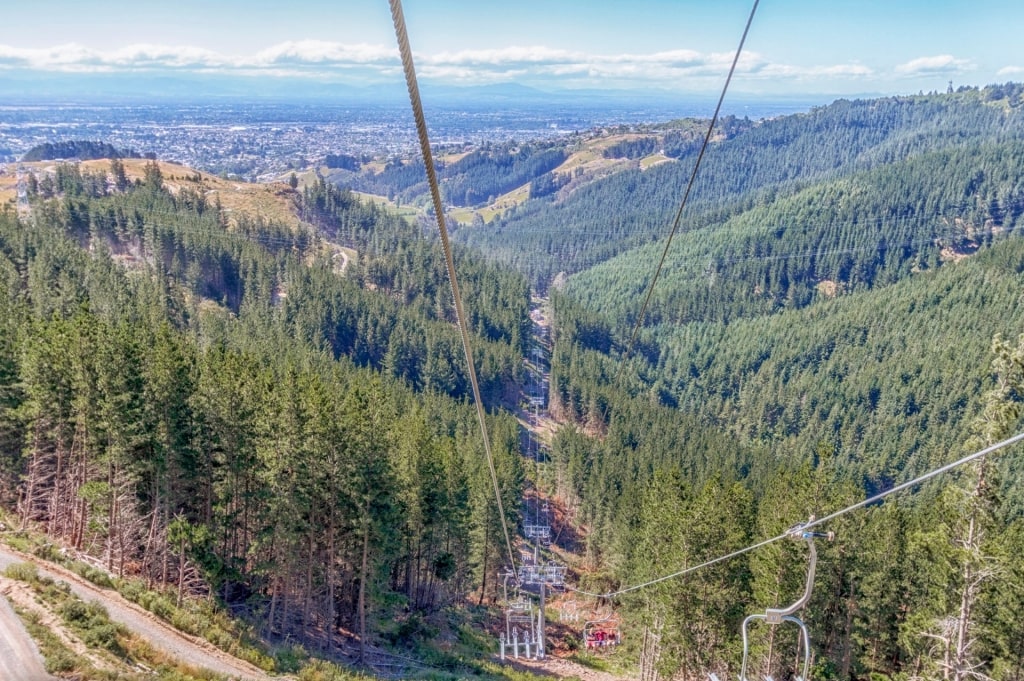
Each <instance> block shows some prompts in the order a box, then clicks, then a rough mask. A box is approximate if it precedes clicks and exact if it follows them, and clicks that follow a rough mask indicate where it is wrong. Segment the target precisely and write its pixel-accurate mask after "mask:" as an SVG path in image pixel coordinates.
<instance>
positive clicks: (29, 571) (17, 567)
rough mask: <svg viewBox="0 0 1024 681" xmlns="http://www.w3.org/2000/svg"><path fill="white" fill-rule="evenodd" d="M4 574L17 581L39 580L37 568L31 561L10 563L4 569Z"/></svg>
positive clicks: (32, 582) (31, 582)
mask: <svg viewBox="0 0 1024 681" xmlns="http://www.w3.org/2000/svg"><path fill="white" fill-rule="evenodd" d="M4 576H5V577H7V578H8V579H16V580H18V581H19V582H28V583H30V584H34V583H36V582H38V581H39V570H38V569H36V566H35V565H33V564H32V563H11V564H10V565H8V566H7V569H6V570H4Z"/></svg>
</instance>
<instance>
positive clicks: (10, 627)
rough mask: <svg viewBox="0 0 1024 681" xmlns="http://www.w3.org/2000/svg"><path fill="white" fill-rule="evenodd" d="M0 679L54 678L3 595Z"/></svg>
mask: <svg viewBox="0 0 1024 681" xmlns="http://www.w3.org/2000/svg"><path fill="white" fill-rule="evenodd" d="M0 679H10V681H53V677H52V676H50V675H49V674H47V673H46V670H45V669H44V668H43V658H42V656H41V655H40V654H39V649H38V648H36V644H35V642H34V641H33V640H32V638H31V637H30V636H29V635H28V632H27V631H25V627H24V626H23V625H22V623H21V620H20V619H18V616H17V615H15V614H14V609H13V608H12V607H11V604H10V603H8V602H7V599H6V598H3V597H0Z"/></svg>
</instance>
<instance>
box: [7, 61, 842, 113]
mask: <svg viewBox="0 0 1024 681" xmlns="http://www.w3.org/2000/svg"><path fill="white" fill-rule="evenodd" d="M421 88H422V91H423V95H424V97H425V98H432V99H434V100H435V102H437V103H439V104H441V105H444V106H452V105H456V106H465V105H467V104H485V105H489V106H490V105H495V104H503V103H505V104H508V103H512V104H515V105H517V106H552V105H573V104H585V105H587V106H591V107H592V106H622V105H637V104H642V105H659V104H660V105H668V104H672V105H676V106H679V105H685V106H689V107H691V108H692V109H693V112H692V115H709V114H710V112H711V110H712V108H713V107H714V101H715V100H714V98H713V97H712V96H709V95H693V94H683V93H680V92H673V91H670V90H615V89H608V90H604V89H586V90H564V89H563V90H540V89H537V88H533V87H529V86H526V85H521V84H519V83H498V84H492V85H477V86H453V85H443V84H436V83H431V82H429V81H424V82H422V83H421ZM0 97H2V98H4V99H5V100H6V103H8V104H34V103H39V102H43V103H53V102H75V103H95V102H103V103H113V102H135V101H144V102H152V101H154V100H161V101H167V100H173V101H195V100H204V101H205V100H225V99H244V100H289V101H295V100H302V101H325V102H328V101H329V102H338V101H346V102H352V103H356V104H366V105H386V104H396V105H407V104H408V95H407V94H406V89H405V83H404V82H403V81H402V80H401V79H396V81H395V82H394V83H388V84H384V85H381V84H377V85H373V86H366V87H360V86H355V85H350V84H345V83H337V82H328V81H317V80H311V79H298V78H259V79H256V78H247V77H239V76H222V75H180V76H167V75H160V76H155V75H151V74H123V73H122V74H39V73H27V72H20V73H19V72H17V71H14V72H8V73H6V74H4V77H3V78H2V79H0ZM833 98H834V97H832V96H830V95H825V94H823V95H820V96H813V95H809V96H808V95H801V96H793V97H785V96H776V95H773V96H771V97H753V96H750V95H737V96H731V97H729V99H728V102H727V105H726V108H727V110H729V111H731V112H732V113H737V114H739V113H747V112H749V113H748V115H750V116H751V117H761V116H763V115H777V114H782V113H793V112H795V111H805V110H807V109H809V108H810V107H812V106H815V105H819V104H826V103H828V102H829V101H831V100H832V99H833ZM684 115H690V113H689V112H685V113H684Z"/></svg>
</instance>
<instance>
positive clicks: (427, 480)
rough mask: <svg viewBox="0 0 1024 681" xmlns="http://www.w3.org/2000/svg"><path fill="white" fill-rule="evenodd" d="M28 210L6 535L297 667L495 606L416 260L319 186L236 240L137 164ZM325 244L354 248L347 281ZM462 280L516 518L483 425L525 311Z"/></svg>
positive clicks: (481, 468) (7, 350)
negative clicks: (258, 640)
mask: <svg viewBox="0 0 1024 681" xmlns="http://www.w3.org/2000/svg"><path fill="white" fill-rule="evenodd" d="M118 178H120V179H121V180H123V181H121V182H120V183H119V182H118ZM108 180H109V185H111V186H113V187H115V188H112V189H109V190H108V189H107V187H108ZM118 184H120V190H118V189H117V188H116V187H117V185H118ZM33 191H34V195H33V196H32V197H31V201H32V216H31V218H30V219H28V220H23V219H20V218H18V217H17V215H16V214H15V213H14V211H12V210H9V209H8V210H6V211H4V212H3V213H2V214H0V244H2V247H0V250H2V254H3V258H2V269H3V282H4V289H3V290H4V296H3V306H2V314H3V320H4V323H3V341H2V347H3V351H2V366H3V379H2V383H3V389H2V393H3V407H4V408H3V417H2V429H0V432H2V435H3V443H4V444H3V459H2V475H3V488H2V489H3V504H4V506H5V507H6V508H7V509H9V510H11V511H14V512H15V513H16V514H17V517H18V518H19V521H20V523H21V525H22V527H23V528H40V529H44V530H45V531H46V532H47V533H48V534H49V535H50V536H51V537H52V538H53V539H54V540H57V541H60V542H62V543H63V544H64V545H66V546H68V547H69V548H70V549H72V550H79V551H83V552H86V553H89V554H91V555H94V556H96V557H98V558H100V559H101V561H102V563H103V564H104V565H105V567H106V568H107V569H108V570H109V571H110V572H111V573H112V574H114V575H117V576H122V575H123V576H132V577H141V578H143V579H144V580H146V581H147V582H148V583H149V584H155V585H173V586H174V587H175V588H176V589H177V590H178V593H179V598H180V597H181V595H182V591H183V592H184V594H183V595H184V596H186V597H189V596H193V597H197V596H207V597H211V598H215V599H217V600H219V601H220V602H222V603H223V604H224V605H225V606H227V607H229V608H230V609H231V610H232V611H233V612H234V613H236V614H237V615H241V616H244V617H245V618H247V619H248V620H250V621H252V622H255V623H256V624H257V625H258V630H259V632H260V633H261V634H262V635H264V636H265V637H267V638H268V639H269V640H271V641H275V640H284V639H286V638H288V639H291V640H298V641H304V642H306V644H307V646H308V647H309V648H310V649H326V650H328V651H329V650H330V648H331V646H332V636H338V635H339V632H340V631H341V630H342V629H344V630H345V631H347V632H355V633H356V634H358V635H359V636H360V638H361V639H366V640H369V641H372V642H380V641H382V640H389V639H387V637H388V636H391V637H392V639H390V640H397V639H396V638H395V637H399V638H401V639H402V640H411V641H415V640H416V639H417V637H418V636H422V635H423V633H424V632H425V631H429V629H422V630H421V629H419V628H417V627H418V626H420V625H417V622H421V620H420V619H418V616H417V617H412V618H411V619H410V617H409V616H410V613H421V614H423V613H427V614H429V613H433V612H437V611H439V610H440V609H443V608H447V607H448V606H450V605H451V604H453V603H459V602H461V601H462V600H463V599H465V598H466V597H467V595H468V594H469V593H470V592H471V591H473V590H483V591H486V592H489V593H490V592H493V588H494V585H493V583H492V582H491V581H490V580H493V579H494V575H496V574H497V573H498V571H499V568H500V565H499V563H498V559H497V546H498V541H497V538H498V536H499V534H500V530H499V529H497V528H498V527H500V526H499V524H498V523H499V519H498V518H497V514H496V512H495V511H494V510H493V494H492V492H491V482H490V479H489V478H488V477H487V474H486V467H485V465H484V463H483V455H482V443H481V441H480V435H479V430H478V427H477V424H476V421H475V418H474V416H473V412H472V411H471V410H470V408H469V407H468V406H467V405H466V403H465V400H466V396H467V394H468V386H467V383H466V378H465V371H464V366H465V361H464V359H463V358H462V354H461V353H462V350H461V346H460V344H459V341H458V335H457V332H456V331H455V329H454V327H453V326H452V325H451V324H450V323H449V322H450V319H451V317H452V314H453V313H452V304H451V300H450V294H449V295H448V297H447V298H446V297H445V295H444V294H445V293H446V292H447V289H448V284H447V281H446V280H445V279H444V267H443V264H442V263H441V260H440V250H439V248H438V246H437V245H436V244H435V243H434V242H433V241H430V240H426V239H423V238H422V237H421V235H419V234H418V233H417V232H416V230H415V228H413V227H410V226H409V225H408V224H407V223H405V222H404V221H401V220H397V219H395V218H392V217H390V216H389V215H388V214H386V213H384V212H382V211H380V210H378V209H375V208H372V207H370V206H365V205H362V204H360V203H359V202H358V201H356V200H354V199H353V198H352V196H351V195H349V194H348V193H346V192H342V191H339V190H337V189H335V188H333V187H331V186H330V185H326V184H323V183H321V184H318V185H315V186H312V187H308V188H306V190H305V191H304V192H302V193H295V195H294V197H293V198H294V201H295V202H296V206H297V209H298V210H299V212H301V213H302V214H303V215H304V216H306V217H307V218H308V219H309V220H310V223H309V226H308V228H306V229H304V230H300V231H294V230H292V229H291V228H289V227H284V226H280V225H274V224H268V223H264V222H263V221H261V220H259V219H250V218H249V217H246V216H241V217H237V216H236V217H233V218H232V222H231V224H230V225H229V223H228V214H227V213H225V212H224V211H223V210H221V209H220V208H219V206H218V205H217V204H216V203H209V202H207V201H206V198H205V197H204V195H203V194H201V193H199V192H191V191H188V190H186V189H182V190H181V191H179V192H178V193H177V195H172V193H171V192H170V191H169V190H168V189H167V188H166V187H165V186H164V178H163V176H162V173H161V171H160V168H159V166H158V165H157V164H155V163H153V164H151V165H149V166H147V168H146V177H145V180H144V181H141V182H136V183H132V182H130V181H126V178H124V177H123V168H122V167H120V163H119V162H118V161H116V160H115V161H112V162H111V171H110V172H109V173H90V172H88V171H86V172H82V171H81V170H80V169H79V167H78V166H75V165H71V164H63V165H59V166H57V168H56V174H55V176H54V177H50V176H46V177H44V178H42V180H41V181H40V182H39V183H38V186H36V185H33ZM313 223H316V224H319V225H321V230H320V231H317V230H314V229H313V227H312V224H313ZM326 231H330V233H331V234H332V236H334V237H337V238H338V239H344V240H345V242H346V243H348V244H349V245H350V247H354V248H357V249H358V256H355V257H352V258H351V259H349V260H348V261H347V263H346V264H345V265H344V267H343V268H342V262H341V260H340V259H339V258H338V257H336V256H337V255H338V254H339V252H340V251H339V250H338V249H339V248H340V247H339V246H337V245H336V242H335V241H329V240H327V239H325V238H324V236H323V235H324V234H325V233H326ZM459 263H460V267H462V268H463V272H464V277H465V278H464V284H465V287H464V290H465V296H466V299H467V302H468V304H469V305H471V306H472V309H473V310H474V316H473V322H472V323H473V328H474V330H475V331H476V332H478V333H479V336H478V338H477V350H478V358H479V368H478V372H479V375H480V380H481V383H482V385H483V389H484V393H485V396H486V399H487V400H488V401H489V406H491V407H492V412H493V422H492V424H491V433H492V436H493V440H494V441H493V443H492V446H493V450H494V456H495V460H496V468H497V471H498V474H499V479H500V481H501V484H502V489H503V490H504V493H505V494H506V495H507V496H508V499H507V500H506V502H507V503H506V508H507V509H510V512H514V511H515V509H516V508H517V504H516V500H517V499H518V497H519V495H520V493H521V489H522V484H523V473H522V470H521V465H520V459H519V457H518V456H517V451H518V442H519V433H518V427H517V425H516V423H515V421H514V420H512V419H511V418H510V417H509V416H508V415H507V414H504V415H503V414H502V413H500V412H499V411H497V407H498V405H500V404H501V401H502V400H503V399H505V395H506V393H508V392H509V390H510V389H511V388H512V387H513V386H514V384H515V382H516V380H517V378H516V376H517V373H518V372H520V371H521V361H520V358H521V356H522V347H521V345H522V343H523V339H522V335H521V334H522V326H523V324H524V320H527V317H526V306H527V304H528V296H527V293H528V289H527V286H526V284H525V281H524V280H523V278H522V277H521V276H519V275H517V274H514V273H512V272H510V271H508V270H507V269H502V268H496V267H493V266H488V265H486V264H485V263H483V262H482V261H481V260H480V259H479V258H475V257H473V256H472V255H470V254H465V253H462V254H460V256H459ZM527 321H528V320H527ZM509 520H510V521H512V522H514V521H515V518H514V517H510V518H509ZM403 627H404V628H403Z"/></svg>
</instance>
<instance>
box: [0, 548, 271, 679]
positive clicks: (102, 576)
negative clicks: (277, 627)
mask: <svg viewBox="0 0 1024 681" xmlns="http://www.w3.org/2000/svg"><path fill="white" fill-rule="evenodd" d="M0 537H2V538H3V540H4V541H5V542H6V543H7V545H8V546H10V547H11V548H14V549H16V550H18V551H21V552H22V553H27V554H31V555H33V556H36V557H38V558H41V559H43V560H45V561H48V562H51V563H56V564H57V565H61V566H62V567H64V568H67V569H68V570H70V571H71V572H73V573H75V574H76V575H78V576H79V577H81V578H82V579H85V580H87V581H89V582H91V583H93V584H95V585H96V586H98V587H101V588H104V589H114V590H116V591H117V592H118V593H120V594H121V595H122V596H124V598H126V599H127V600H129V601H131V602H133V603H135V604H137V605H139V606H141V607H142V608H144V609H146V610H148V611H149V612H151V613H153V614H154V615H156V616H157V617H159V618H160V619H162V620H163V621H165V622H166V623H168V624H170V625H171V626H172V627H174V628H175V629H178V630H179V631H182V632H184V633H186V634H189V635H191V636H196V637H199V638H202V639H205V640H206V641H208V642H209V643H211V644H212V645H214V646H215V647H217V648H219V649H220V650H223V651H224V652H226V653H228V654H229V655H232V656H234V657H237V658H239V659H241V660H245V661H246V662H249V663H250V664H253V665H255V666H256V667H259V668H260V669H262V670H263V671H267V672H271V671H275V670H277V668H278V665H277V663H276V661H275V659H274V656H273V655H272V654H271V653H270V651H269V650H268V649H267V648H266V647H265V646H264V645H263V644H262V642H261V641H260V640H259V637H258V636H257V635H256V634H255V632H253V630H252V628H251V627H249V626H247V625H246V624H244V623H243V622H241V621H240V620H237V619H233V618H231V617H230V616H229V615H228V614H227V613H226V612H224V611H223V610H221V609H219V608H217V607H216V605H215V604H214V603H213V602H211V601H209V600H206V599H196V598H186V599H184V600H183V601H182V605H181V607H180V608H179V607H177V606H176V600H177V595H176V593H175V592H174V590H173V589H167V590H157V589H148V588H147V587H146V583H145V582H144V581H143V580H141V579H135V578H123V579H121V578H117V577H114V576H112V575H110V574H108V573H107V572H106V571H105V570H102V569H100V568H97V567H95V566H93V565H90V564H89V563H86V562H84V561H81V560H75V559H73V558H71V557H69V556H68V555H67V554H66V553H65V552H64V551H63V550H62V549H61V548H60V547H59V546H57V545H56V544H54V543H53V542H51V541H49V540H48V539H47V538H46V537H44V536H41V535H38V534H35V533H30V532H25V531H6V532H2V533H0ZM11 567H14V566H11ZM32 567H34V566H32ZM22 581H26V580H22Z"/></svg>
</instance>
